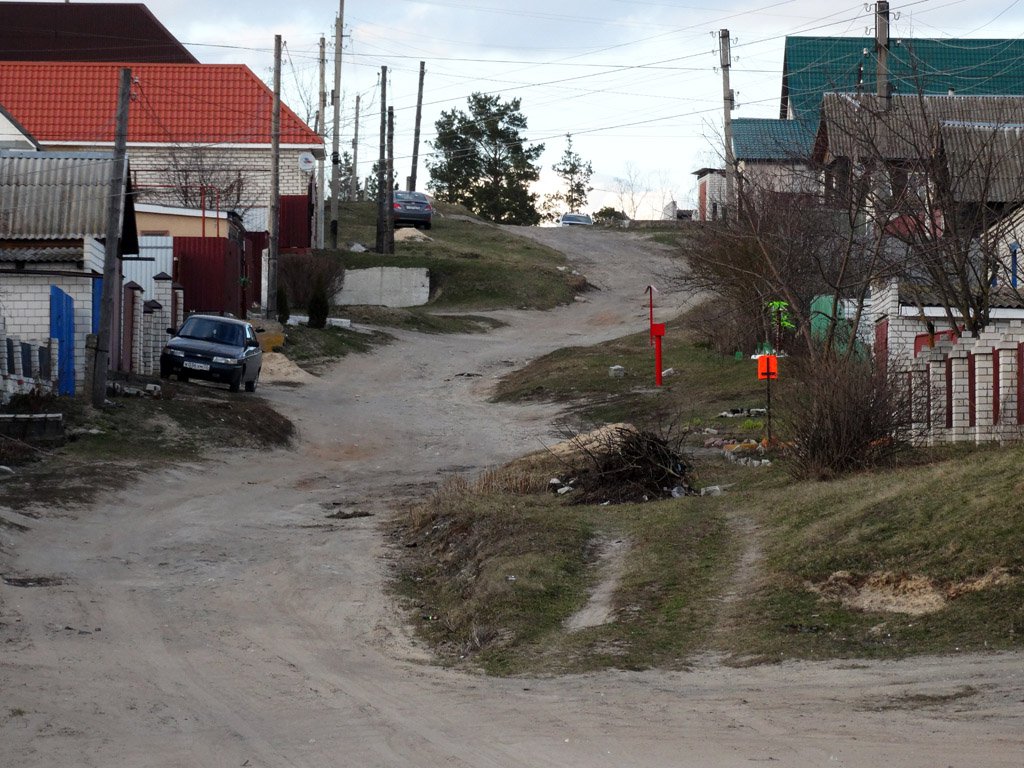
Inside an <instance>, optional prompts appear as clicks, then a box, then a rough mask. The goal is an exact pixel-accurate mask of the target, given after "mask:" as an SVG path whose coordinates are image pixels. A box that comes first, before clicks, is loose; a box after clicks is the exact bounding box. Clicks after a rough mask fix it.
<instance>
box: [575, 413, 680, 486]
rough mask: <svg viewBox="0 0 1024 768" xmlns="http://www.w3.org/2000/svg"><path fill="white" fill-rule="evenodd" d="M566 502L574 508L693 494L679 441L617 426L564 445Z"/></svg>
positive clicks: (632, 428)
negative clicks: (568, 478)
mask: <svg viewBox="0 0 1024 768" xmlns="http://www.w3.org/2000/svg"><path fill="white" fill-rule="evenodd" d="M570 442H571V443H572V444H574V447H575V449H576V450H575V451H574V453H573V455H572V458H571V461H570V463H571V470H572V474H573V475H574V480H575V482H573V483H572V486H573V488H574V492H573V493H572V494H571V498H572V500H573V501H574V502H576V503H578V504H594V503H598V504H602V503H606V502H610V503H613V504H623V503H628V502H641V501H650V500H652V499H663V498H668V497H671V496H681V495H685V494H690V493H694V490H693V483H692V482H691V475H692V467H691V466H690V464H689V462H688V461H687V460H686V459H685V458H684V457H683V453H682V450H681V448H680V443H681V438H678V439H673V438H671V437H662V436H660V435H657V434H655V433H653V432H650V431H646V430H639V429H637V428H636V427H633V426H632V425H628V424H617V425H612V426H611V427H606V428H604V429H602V430H598V431H597V432H591V433H589V434H587V435H580V436H577V437H575V438H573V440H572V441H570Z"/></svg>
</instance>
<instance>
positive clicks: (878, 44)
mask: <svg viewBox="0 0 1024 768" xmlns="http://www.w3.org/2000/svg"><path fill="white" fill-rule="evenodd" d="M875 51H876V52H877V53H878V95H879V96H880V97H881V98H883V99H888V98H889V96H890V93H889V3H888V2H887V0H878V2H877V3H875Z"/></svg>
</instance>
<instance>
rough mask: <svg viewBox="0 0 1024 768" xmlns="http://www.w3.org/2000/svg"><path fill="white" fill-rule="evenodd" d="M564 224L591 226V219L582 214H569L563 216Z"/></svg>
mask: <svg viewBox="0 0 1024 768" xmlns="http://www.w3.org/2000/svg"><path fill="white" fill-rule="evenodd" d="M562 223H563V224H589V223H590V217H589V216H586V215H584V214H582V213H567V214H565V215H563V216H562Z"/></svg>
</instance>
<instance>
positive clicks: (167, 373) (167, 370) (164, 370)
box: [160, 366, 171, 379]
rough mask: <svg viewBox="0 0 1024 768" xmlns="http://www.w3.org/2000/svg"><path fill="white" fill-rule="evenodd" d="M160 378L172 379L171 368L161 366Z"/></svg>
mask: <svg viewBox="0 0 1024 768" xmlns="http://www.w3.org/2000/svg"><path fill="white" fill-rule="evenodd" d="M160 378H161V379H169V378H171V369H170V368H164V367H163V366H160Z"/></svg>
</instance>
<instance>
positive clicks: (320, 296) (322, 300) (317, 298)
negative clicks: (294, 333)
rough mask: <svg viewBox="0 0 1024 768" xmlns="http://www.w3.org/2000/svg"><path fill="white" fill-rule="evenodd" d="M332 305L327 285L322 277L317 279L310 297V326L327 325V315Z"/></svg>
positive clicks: (319, 326) (320, 326)
mask: <svg viewBox="0 0 1024 768" xmlns="http://www.w3.org/2000/svg"><path fill="white" fill-rule="evenodd" d="M330 309H331V305H330V302H329V301H328V300H327V285H326V284H325V283H324V281H323V280H322V279H317V280H316V281H315V282H314V284H313V293H312V295H311V296H310V297H309V306H308V307H307V310H308V311H309V327H310V328H323V327H324V326H325V325H327V315H328V313H329V312H330Z"/></svg>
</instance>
